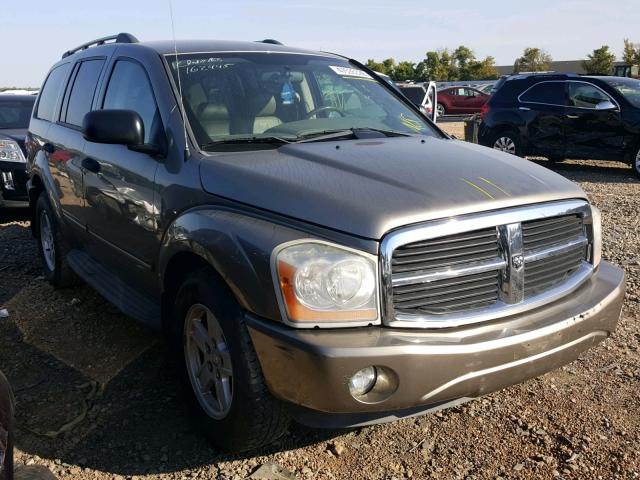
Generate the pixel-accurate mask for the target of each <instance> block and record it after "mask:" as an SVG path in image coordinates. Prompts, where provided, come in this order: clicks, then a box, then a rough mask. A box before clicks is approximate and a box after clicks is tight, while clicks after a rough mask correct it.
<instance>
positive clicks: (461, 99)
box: [436, 87, 491, 117]
mask: <svg viewBox="0 0 640 480" xmlns="http://www.w3.org/2000/svg"><path fill="white" fill-rule="evenodd" d="M489 97H491V95H487V94H486V93H482V92H481V91H480V90H477V89H475V88H471V87H447V88H443V89H442V90H439V91H438V105H437V107H436V108H437V109H438V116H439V117H440V116H442V115H448V114H455V113H478V112H480V110H481V109H482V106H483V105H484V104H485V103H487V100H489Z"/></svg>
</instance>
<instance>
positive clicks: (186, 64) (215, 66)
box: [174, 57, 233, 75]
mask: <svg viewBox="0 0 640 480" xmlns="http://www.w3.org/2000/svg"><path fill="white" fill-rule="evenodd" d="M225 62H226V60H225V59H224V58H220V57H209V58H193V59H192V58H188V59H186V60H180V61H179V62H178V68H182V69H184V72H185V73H186V74H187V75H189V74H191V73H197V72H205V71H208V70H224V69H225V68H229V67H230V66H231V65H233V64H232V63H225ZM174 64H175V62H174Z"/></svg>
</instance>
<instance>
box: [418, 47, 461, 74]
mask: <svg viewBox="0 0 640 480" xmlns="http://www.w3.org/2000/svg"><path fill="white" fill-rule="evenodd" d="M452 63H453V62H452V57H451V54H450V53H449V50H447V49H442V50H438V51H431V52H427V56H426V58H425V59H424V60H423V61H422V62H420V64H419V65H418V67H417V68H416V70H417V72H418V74H419V75H418V77H419V79H420V80H425V81H426V80H436V81H447V80H455V79H456V75H455V72H454V71H453V69H452V66H453V65H452Z"/></svg>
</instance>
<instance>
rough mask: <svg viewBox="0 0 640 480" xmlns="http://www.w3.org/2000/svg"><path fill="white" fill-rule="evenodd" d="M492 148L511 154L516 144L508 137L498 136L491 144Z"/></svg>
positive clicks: (514, 151)
mask: <svg viewBox="0 0 640 480" xmlns="http://www.w3.org/2000/svg"><path fill="white" fill-rule="evenodd" d="M493 148H495V149H496V150H500V151H501V152H506V153H510V154H512V155H515V153H516V144H515V142H514V141H513V139H512V138H510V137H499V138H498V139H497V140H496V141H495V143H494V144H493Z"/></svg>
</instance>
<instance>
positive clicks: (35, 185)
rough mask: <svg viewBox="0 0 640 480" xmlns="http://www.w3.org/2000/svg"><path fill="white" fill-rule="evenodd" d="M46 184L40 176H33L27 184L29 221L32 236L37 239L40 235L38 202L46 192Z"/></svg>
mask: <svg viewBox="0 0 640 480" xmlns="http://www.w3.org/2000/svg"><path fill="white" fill-rule="evenodd" d="M44 190H45V187H44V182H43V181H42V179H41V178H40V175H38V174H36V175H33V176H32V177H31V178H30V179H29V181H28V183H27V193H28V195H29V219H30V223H31V234H32V235H33V236H34V237H35V236H36V235H37V234H38V222H36V202H37V201H38V197H39V196H40V194H41V193H42V192H44Z"/></svg>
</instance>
